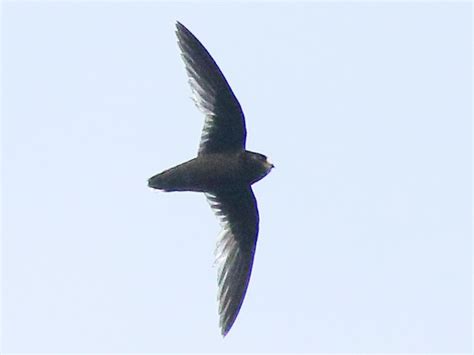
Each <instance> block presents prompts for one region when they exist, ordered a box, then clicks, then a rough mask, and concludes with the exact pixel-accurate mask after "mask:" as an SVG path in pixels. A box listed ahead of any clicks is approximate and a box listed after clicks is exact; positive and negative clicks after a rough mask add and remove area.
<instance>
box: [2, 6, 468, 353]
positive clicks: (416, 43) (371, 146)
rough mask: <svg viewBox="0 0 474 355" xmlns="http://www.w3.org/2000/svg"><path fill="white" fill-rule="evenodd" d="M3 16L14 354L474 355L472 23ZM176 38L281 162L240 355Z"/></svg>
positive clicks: (444, 10)
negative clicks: (192, 186)
mask: <svg viewBox="0 0 474 355" xmlns="http://www.w3.org/2000/svg"><path fill="white" fill-rule="evenodd" d="M2 10H3V14H2V89H3V92H2V94H3V95H2V103H3V105H2V153H3V154H2V161H3V166H2V178H3V182H2V218H3V230H2V328H3V329H2V337H1V338H2V340H3V344H2V350H3V351H4V352H62V353H64V352H171V351H174V352H175V351H187V352H191V351H201V352H214V351H215V352H246V351H253V352H260V351H270V352H276V351H282V352H286V351H293V352H300V351H305V352H374V351H377V352H435V351H437V352H449V353H452V352H470V346H471V333H472V331H471V315H472V310H471V278H472V272H471V251H472V247H471V218H472V216H471V179H472V176H471V134H472V131H471V113H472V112H471V94H472V91H471V62H472V56H471V48H472V36H471V21H472V18H471V17H472V14H471V4H469V3H467V2H464V3H440V2H434V3H428V2H425V3H409V2H403V3H398V4H395V3H383V4H382V3H364V2H353V3H343V2H330V3H329V2H318V3H300V4H290V3H273V4H263V3H260V4H256V3H248V2H241V3H234V4H231V5H223V4H212V3H200V4H192V3H188V4H183V3H181V4H173V3H148V2H136V3H134V2H115V3H114V2H101V3H94V2H82V3H81V2H67V3H58V2H39V3H33V2H4V3H3V8H2ZM176 20H179V21H181V22H182V23H183V24H185V25H186V26H187V27H188V28H189V29H190V30H191V31H192V32H193V33H194V34H195V35H196V36H197V37H198V38H199V39H200V40H201V41H202V42H203V43H204V45H205V46H206V47H207V49H208V50H209V51H210V52H211V54H212V55H213V56H214V58H215V59H216V61H217V63H218V64H219V65H220V67H221V69H222V70H223V72H224V74H225V75H226V77H227V79H228V81H229V82H230V84H231V86H232V88H233V89H234V92H235V94H236V95H237V97H238V99H239V101H240V103H241V104H242V107H243V109H244V112H245V114H246V117H247V129H248V141H247V147H248V148H249V149H250V150H254V151H258V152H261V153H264V154H266V155H268V156H269V158H270V159H271V160H272V161H273V162H274V163H275V165H276V169H274V170H273V171H272V172H271V174H270V175H269V176H268V177H267V178H265V179H264V180H262V181H261V182H259V183H257V184H256V185H255V193H256V195H257V199H258V202H259V208H260V216H261V225H260V236H259V241H258V245H257V254H256V259H255V264H254V270H253V275H252V279H251V283H250V287H249V290H248V293H247V297H246V300H245V302H244V305H243V307H242V310H241V312H240V315H239V317H238V319H237V321H236V323H235V325H234V327H233V329H232V330H231V332H230V333H229V335H228V337H227V338H226V339H224V340H223V339H222V338H221V336H220V332H219V329H218V317H217V303H216V269H215V268H213V267H212V265H213V261H214V256H213V251H214V247H215V242H216V237H217V234H218V232H219V224H218V221H217V219H216V218H215V217H214V215H213V213H212V211H211V209H210V208H209V206H208V204H207V203H206V201H205V198H204V196H202V195H200V194H196V193H170V194H166V193H160V192H157V191H152V190H151V189H149V188H148V187H147V183H146V182H147V179H148V178H149V177H150V176H151V175H153V174H155V173H157V172H160V171H161V170H163V169H166V168H168V167H170V166H172V165H175V164H178V163H180V162H182V161H184V160H187V159H190V158H192V157H194V156H195V154H196V152H197V147H198V142H199V137H200V133H201V132H200V131H201V127H202V124H203V116H202V114H201V113H200V112H199V111H198V110H197V109H196V107H195V106H194V104H193V103H192V101H191V100H190V96H191V90H190V88H189V87H188V83H187V78H186V74H185V70H184V65H183V63H182V61H181V58H180V56H179V50H178V46H177V44H176V38H175V34H174V23H175V21H176Z"/></svg>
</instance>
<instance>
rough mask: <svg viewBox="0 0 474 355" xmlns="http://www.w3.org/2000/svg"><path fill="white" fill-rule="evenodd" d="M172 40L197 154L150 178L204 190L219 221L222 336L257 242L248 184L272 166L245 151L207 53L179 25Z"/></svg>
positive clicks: (240, 120) (232, 107)
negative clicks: (190, 105)
mask: <svg viewBox="0 0 474 355" xmlns="http://www.w3.org/2000/svg"><path fill="white" fill-rule="evenodd" d="M176 28H177V30H176V34H177V36H178V44H179V47H180V48H181V52H182V57H183V60H184V63H185V65H186V71H187V73H188V76H189V82H190V85H191V88H192V90H193V93H194V96H195V101H196V105H197V106H198V108H199V109H200V110H201V111H202V112H203V113H204V114H205V123H204V128H203V131H202V135H201V142H200V145H199V151H198V156H197V157H196V158H194V159H192V160H189V161H187V162H185V163H183V164H180V165H177V166H175V167H174V168H171V169H168V170H166V171H164V172H162V173H160V174H157V175H155V176H153V177H151V178H150V179H149V180H148V185H149V186H150V187H152V188H154V189H160V190H164V191H197V192H204V193H205V195H206V197H207V199H208V201H209V203H210V205H211V207H212V209H213V210H214V212H215V213H216V215H217V216H218V218H219V219H220V221H221V224H222V232H221V234H220V236H219V240H218V243H217V249H216V261H217V265H218V286H219V291H218V299H219V316H220V326H221V331H222V335H224V336H225V335H226V334H227V333H228V332H229V330H230V328H231V327H232V325H233V323H234V321H235V319H236V317H237V314H238V313H239V310H240V307H241V306H242V302H243V300H244V297H245V292H246V291H247V286H248V283H249V279H250V274H251V271H252V264H253V258H254V254H255V246H256V243H257V235H258V224H259V216H258V209H257V201H256V200H255V195H254V194H253V191H252V188H251V185H252V184H253V183H255V182H257V181H258V180H260V179H262V178H263V177H264V176H265V175H267V174H268V173H269V172H270V170H271V169H272V168H273V164H271V163H269V162H268V160H267V158H266V157H265V156H264V155H262V154H259V153H254V152H250V151H248V150H245V141H246V135H247V132H246V129H245V118H244V114H243V112H242V109H241V107H240V104H239V102H238V101H237V99H236V97H235V95H234V93H233V92H232V89H231V88H230V86H229V84H228V83H227V80H226V79H225V77H224V75H223V74H222V72H221V71H220V69H219V67H218V66H217V64H216V62H215V61H214V60H213V59H212V57H211V55H210V54H209V53H208V51H207V50H206V49H205V48H204V46H203V45H202V44H201V43H200V42H199V40H198V39H197V38H196V37H194V35H193V34H192V33H191V32H190V31H189V30H188V29H187V28H186V27H184V26H183V25H182V24H181V23H179V22H177V24H176Z"/></svg>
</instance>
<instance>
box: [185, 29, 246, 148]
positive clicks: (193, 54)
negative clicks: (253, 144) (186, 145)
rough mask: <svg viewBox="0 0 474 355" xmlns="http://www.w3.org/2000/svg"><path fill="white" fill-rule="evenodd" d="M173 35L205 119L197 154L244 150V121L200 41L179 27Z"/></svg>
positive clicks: (237, 104) (240, 111)
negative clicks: (176, 38) (176, 39)
mask: <svg viewBox="0 0 474 355" xmlns="http://www.w3.org/2000/svg"><path fill="white" fill-rule="evenodd" d="M176 29H177V30H176V35H177V36H178V44H179V47H180V48H181V52H182V57H183V60H184V63H185V65H186V71H187V73H188V76H189V83H190V85H191V88H192V90H193V93H194V96H195V97H194V100H195V102H196V105H197V106H198V108H199V109H200V110H201V111H202V112H203V113H204V114H205V116H206V119H205V122H204V128H203V131H202V134H201V142H200V145H199V154H210V153H224V152H230V151H237V150H243V149H245V139H246V129H245V118H244V114H243V112H242V109H241V107H240V104H239V102H238V101H237V99H236V97H235V95H234V93H233V92H232V89H231V88H230V86H229V84H228V83H227V80H226V79H225V77H224V75H223V74H222V72H221V70H220V69H219V67H218V66H217V64H216V62H215V61H214V59H212V57H211V55H210V54H209V52H208V51H207V50H206V48H204V46H203V45H202V44H201V42H199V40H198V39H197V38H196V37H195V36H194V35H193V34H192V33H191V32H190V31H189V30H188V29H187V28H186V27H185V26H183V25H182V24H181V23H179V22H177V23H176Z"/></svg>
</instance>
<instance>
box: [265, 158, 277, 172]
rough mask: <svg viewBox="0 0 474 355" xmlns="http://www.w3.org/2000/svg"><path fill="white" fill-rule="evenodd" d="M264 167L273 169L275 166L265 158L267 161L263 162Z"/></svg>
mask: <svg viewBox="0 0 474 355" xmlns="http://www.w3.org/2000/svg"><path fill="white" fill-rule="evenodd" d="M265 167H266V168H267V169H268V170H270V169H273V168H274V167H275V165H273V164H272V162H270V160H268V159H267V161H266V162H265Z"/></svg>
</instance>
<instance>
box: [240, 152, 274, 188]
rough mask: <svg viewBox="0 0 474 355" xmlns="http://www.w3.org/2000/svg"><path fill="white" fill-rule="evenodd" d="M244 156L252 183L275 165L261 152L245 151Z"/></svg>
mask: <svg viewBox="0 0 474 355" xmlns="http://www.w3.org/2000/svg"><path fill="white" fill-rule="evenodd" d="M245 156H246V159H245V160H246V165H247V166H248V169H249V171H250V172H251V183H252V184H253V183H254V182H257V181H258V180H260V179H262V178H264V177H265V176H266V175H267V174H268V173H269V172H270V171H271V170H272V169H273V168H274V167H275V165H273V164H272V163H271V162H270V161H269V160H268V158H267V157H266V156H265V155H263V154H260V153H255V152H250V151H246V152H245Z"/></svg>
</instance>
